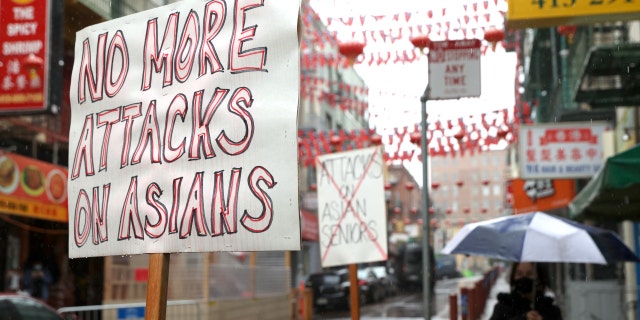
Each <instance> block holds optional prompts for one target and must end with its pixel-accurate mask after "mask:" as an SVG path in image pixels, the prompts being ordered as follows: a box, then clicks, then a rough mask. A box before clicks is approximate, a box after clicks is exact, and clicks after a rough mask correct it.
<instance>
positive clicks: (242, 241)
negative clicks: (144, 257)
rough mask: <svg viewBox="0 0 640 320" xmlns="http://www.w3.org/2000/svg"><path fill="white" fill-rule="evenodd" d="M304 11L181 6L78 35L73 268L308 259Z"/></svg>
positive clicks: (253, 1) (284, 6) (258, 4)
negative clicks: (118, 262)
mask: <svg viewBox="0 0 640 320" xmlns="http://www.w3.org/2000/svg"><path fill="white" fill-rule="evenodd" d="M298 10H299V1H297V0H279V1H259V0H243V1H221V0H212V1H183V2H178V3H175V4H172V5H169V6H164V7H160V8H156V9H153V10H148V11H144V12H140V13H137V14H134V15H130V16H126V17H123V18H119V19H115V20H112V21H108V22H105V23H101V24H97V25H94V26H90V27H88V28H86V29H84V30H81V31H79V32H78V33H77V35H76V45H75V57H76V58H75V62H74V66H73V73H72V79H71V91H70V99H71V111H72V114H71V129H70V134H69V145H70V150H69V165H70V168H69V190H68V194H69V256H70V257H72V258H74V257H89V256H106V255H126V254H138V253H166V252H207V251H264V250H299V247H300V228H299V225H300V221H299V212H298V200H297V199H298V175H297V169H296V168H297V138H296V136H297V135H296V115H297V102H298V93H299V66H298V64H299V54H298V40H297V33H296V25H297V15H298ZM274 17H278V18H277V19H274Z"/></svg>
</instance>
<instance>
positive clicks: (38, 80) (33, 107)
mask: <svg viewBox="0 0 640 320" xmlns="http://www.w3.org/2000/svg"><path fill="white" fill-rule="evenodd" d="M49 2H50V1H49V0H0V5H1V6H2V10H0V12H1V14H0V19H1V20H2V21H1V23H0V52H1V54H0V62H1V63H0V114H1V113H7V112H32V111H42V110H45V109H47V107H48V103H49V102H48V96H47V92H48V80H49V79H48V76H49V70H48V69H49V56H50V54H49V42H48V37H49V34H48V30H49V21H48V20H49V10H48V5H49Z"/></svg>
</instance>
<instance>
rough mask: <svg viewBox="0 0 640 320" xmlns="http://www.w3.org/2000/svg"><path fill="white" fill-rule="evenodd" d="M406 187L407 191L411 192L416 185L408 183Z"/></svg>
mask: <svg viewBox="0 0 640 320" xmlns="http://www.w3.org/2000/svg"><path fill="white" fill-rule="evenodd" d="M404 187H405V188H407V190H409V191H411V190H413V188H414V185H413V183H411V182H407V183H406V184H405V185H404Z"/></svg>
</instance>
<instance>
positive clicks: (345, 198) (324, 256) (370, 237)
mask: <svg viewBox="0 0 640 320" xmlns="http://www.w3.org/2000/svg"><path fill="white" fill-rule="evenodd" d="M379 148H380V147H376V149H375V150H374V151H373V154H372V155H371V158H370V159H369V161H368V162H367V166H366V167H365V169H364V172H363V173H362V176H361V177H360V179H359V180H358V184H357V185H356V187H355V189H354V190H353V193H352V194H351V198H349V199H347V197H346V196H345V195H344V194H343V193H342V190H340V186H339V185H338V184H337V183H336V181H335V180H334V179H333V177H332V176H331V173H329V171H328V170H327V167H325V165H324V163H322V162H320V161H319V160H317V158H316V161H317V162H318V165H319V166H320V167H321V168H322V170H323V171H324V172H325V173H326V174H327V177H329V180H330V181H331V184H333V186H334V187H335V188H336V190H337V191H338V193H339V195H340V198H342V200H344V201H345V203H346V204H347V205H346V207H345V209H344V211H343V212H342V215H340V219H339V220H338V224H336V226H335V228H334V229H333V232H331V238H330V239H329V244H327V248H326V249H325V250H324V254H323V255H322V262H324V260H325V259H326V258H327V254H329V248H331V243H333V238H334V237H335V236H336V234H337V233H338V229H339V228H340V224H342V220H343V219H344V217H345V216H346V215H347V211H349V209H351V212H353V216H354V217H356V219H358V222H360V225H361V226H363V227H364V229H365V231H366V232H367V235H368V236H369V239H371V242H373V244H375V246H376V248H377V249H378V251H379V252H380V254H381V255H382V257H383V259H387V253H386V252H385V251H384V249H383V248H382V246H381V245H380V244H379V243H378V242H377V241H376V240H375V235H374V234H373V233H372V232H371V230H369V227H368V226H367V224H366V223H364V221H362V218H360V215H359V214H358V212H357V211H356V210H355V209H354V208H353V206H351V201H352V200H353V198H355V196H356V195H357V194H358V190H359V189H360V186H361V185H362V182H363V181H364V178H365V177H366V176H367V172H369V169H370V168H371V164H373V160H374V157H375V156H376V154H378V150H379Z"/></svg>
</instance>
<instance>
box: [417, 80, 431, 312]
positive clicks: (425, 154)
mask: <svg viewBox="0 0 640 320" xmlns="http://www.w3.org/2000/svg"><path fill="white" fill-rule="evenodd" d="M428 96H429V86H427V88H426V89H425V90H424V94H423V95H422V97H420V103H421V109H420V113H421V114H422V120H421V123H420V149H421V150H422V199H423V201H422V274H423V276H422V292H423V294H422V296H423V305H424V318H425V319H431V307H432V306H431V294H432V292H431V277H432V276H433V275H432V274H431V268H432V266H431V261H430V260H431V259H429V257H431V252H430V251H431V250H430V248H429V238H430V234H429V149H428V145H427V126H428V122H427V99H428Z"/></svg>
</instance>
